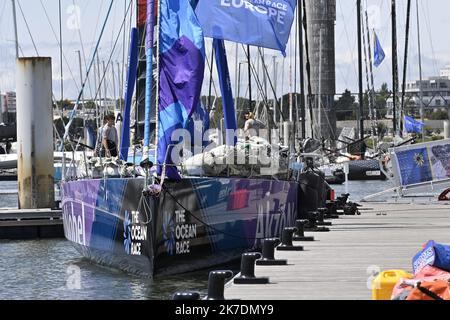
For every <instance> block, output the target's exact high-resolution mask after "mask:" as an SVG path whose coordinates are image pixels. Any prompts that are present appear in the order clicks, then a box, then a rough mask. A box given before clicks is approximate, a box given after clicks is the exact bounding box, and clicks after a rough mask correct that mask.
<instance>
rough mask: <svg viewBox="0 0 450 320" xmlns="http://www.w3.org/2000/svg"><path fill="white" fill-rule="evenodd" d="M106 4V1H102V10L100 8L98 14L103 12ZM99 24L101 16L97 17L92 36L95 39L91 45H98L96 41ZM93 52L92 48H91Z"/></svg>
mask: <svg viewBox="0 0 450 320" xmlns="http://www.w3.org/2000/svg"><path fill="white" fill-rule="evenodd" d="M104 4H105V1H104V0H102V2H101V3H100V8H99V10H98V12H102V11H103V5H104ZM99 22H100V15H98V16H97V22H96V24H95V28H94V32H93V34H92V36H93V39H92V41H91V43H96V41H95V39H96V35H97V29H98V24H99ZM91 50H92V47H91Z"/></svg>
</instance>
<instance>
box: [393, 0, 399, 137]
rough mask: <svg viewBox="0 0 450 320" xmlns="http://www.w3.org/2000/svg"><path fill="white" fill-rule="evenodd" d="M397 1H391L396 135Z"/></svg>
mask: <svg viewBox="0 0 450 320" xmlns="http://www.w3.org/2000/svg"><path fill="white" fill-rule="evenodd" d="M396 6H397V5H396V1H395V0H391V7H392V97H393V101H394V104H393V112H394V119H393V121H394V135H395V134H396V133H397V129H398V127H397V92H398V62H397V10H396Z"/></svg>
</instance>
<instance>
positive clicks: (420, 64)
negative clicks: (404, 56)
mask: <svg viewBox="0 0 450 320" xmlns="http://www.w3.org/2000/svg"><path fill="white" fill-rule="evenodd" d="M416 9H417V10H416V11H417V43H418V48H419V81H420V83H419V100H420V101H419V103H420V121H422V123H424V114H423V91H422V48H421V44H420V17H419V0H416ZM422 141H423V142H425V128H424V126H422Z"/></svg>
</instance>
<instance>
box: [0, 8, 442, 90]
mask: <svg viewBox="0 0 450 320" xmlns="http://www.w3.org/2000/svg"><path fill="white" fill-rule="evenodd" d="M16 2H19V4H20V6H19V5H17V17H18V29H19V42H20V49H21V52H20V54H21V55H24V56H35V55H36V49H37V51H38V53H39V55H41V56H51V57H52V58H53V78H54V82H53V91H54V95H55V96H56V97H57V98H59V97H60V94H61V93H60V80H59V79H60V70H61V69H60V63H59V51H58V50H59V44H58V41H57V38H58V37H59V22H58V0H19V1H17V0H16ZM61 2H62V9H63V10H62V12H63V47H64V56H65V61H64V64H63V74H64V90H65V97H67V98H70V99H75V98H76V96H77V95H78V87H79V85H80V73H79V67H78V56H77V53H76V50H82V46H81V43H83V46H84V56H85V57H84V58H83V68H85V63H86V64H88V63H89V61H90V58H91V56H92V53H93V50H94V46H95V43H96V41H97V39H98V37H99V34H100V29H101V26H102V24H103V22H104V20H105V17H106V13H107V8H108V6H109V3H110V0H62V1H61ZM415 2H416V0H413V10H412V23H411V28H412V30H411V35H410V36H411V38H410V41H411V42H410V48H409V55H410V64H409V67H408V70H407V75H408V79H409V80H414V79H416V78H418V50H417V30H416V28H417V23H416V9H415V8H416V6H415ZM127 3H129V0H128V1H127ZM390 3H391V1H390V0H367V1H365V0H363V6H364V7H365V8H367V9H368V12H369V16H370V24H371V27H373V28H375V30H376V32H377V33H378V35H379V38H380V41H381V43H382V46H383V48H384V50H385V52H386V60H385V62H384V63H383V64H382V65H381V67H380V68H377V69H375V70H374V76H375V86H376V87H377V88H378V87H379V86H380V85H381V84H382V83H383V82H387V83H388V84H389V86H390V85H391V45H390V42H391V26H390V19H391V18H390V11H391V7H390ZM406 3H407V0H397V11H398V26H397V27H398V42H399V69H400V70H399V71H400V77H401V74H402V70H403V52H404V39H405V24H406ZM74 5H75V6H74ZM126 5H127V4H126V3H125V0H115V1H114V4H113V7H112V11H111V16H110V19H109V20H108V22H107V26H106V30H105V34H104V37H103V39H102V41H101V43H100V60H101V61H103V60H104V61H105V63H106V62H107V61H108V60H109V57H110V55H111V52H112V48H113V44H114V42H115V41H116V38H117V36H118V31H119V28H120V26H121V24H122V21H123V17H124V12H125V7H126ZM44 8H45V10H46V11H47V14H48V17H49V19H47V17H46V13H45V11H44ZM132 9H133V11H134V9H135V8H134V5H133V6H132ZM22 12H23V15H22ZM419 12H420V22H421V37H422V60H423V73H424V76H433V75H438V74H439V69H440V68H442V67H444V66H445V65H447V64H450V41H449V39H450V38H449V36H448V32H449V30H450V16H449V14H448V13H449V12H450V1H448V0H419ZM78 13H79V15H78ZM134 14H135V12H134ZM23 16H24V17H25V20H26V22H25V20H24V18H23ZM132 19H133V21H134V19H135V18H134V16H133V18H132ZM78 22H79V23H78ZM27 24H28V28H29V30H30V32H31V35H32V37H33V40H34V43H35V45H36V49H35V48H34V45H33V43H32V41H31V37H30V33H29V31H28V28H27ZM50 24H51V25H52V26H50ZM78 24H79V27H80V28H79V29H78V28H77V26H78ZM127 25H128V26H129V21H128V23H127ZM52 27H53V30H54V32H55V33H56V37H55V34H54V32H53V31H52ZM293 30H294V29H293ZM127 33H128V27H127ZM80 38H81V41H80ZM292 38H293V37H292ZM13 40H14V29H13V20H12V8H11V1H10V0H0V91H2V92H5V91H8V90H14V89H15V85H14V83H15V75H14V74H15V68H14V64H15V62H14V56H15V49H14V42H13ZM209 43H210V42H209V41H207V44H208V46H207V51H208V52H209V51H210V46H209ZM227 48H228V57H229V65H230V72H231V77H232V82H233V88H235V84H234V82H235V81H234V80H235V67H234V66H235V49H234V45H232V44H229V45H228V46H227ZM291 48H293V45H291V44H288V56H287V58H286V59H284V68H283V67H282V65H283V57H282V55H281V54H280V53H279V52H275V51H271V50H266V51H265V53H266V55H267V59H270V64H269V63H268V64H269V72H270V73H271V74H272V72H273V70H272V65H273V64H272V56H274V55H275V56H276V61H277V65H278V74H277V81H276V82H277V84H278V87H277V91H278V94H280V93H281V91H283V92H284V93H286V92H288V91H289V72H288V71H289V66H290V64H293V59H292V57H293V55H294V52H293V49H292V50H291ZM356 49H357V42H356V0H337V21H336V77H337V82H336V83H337V88H336V91H337V93H341V92H343V91H344V89H346V88H348V89H350V90H352V91H355V92H356V90H357V88H358V82H357V51H356ZM254 56H255V55H254ZM84 60H86V62H85V61H84ZM237 60H238V61H242V60H244V56H243V53H242V49H240V50H239V53H238V59H237ZM112 61H113V62H114V66H115V68H116V71H117V63H118V62H119V63H122V61H123V41H122V36H120V37H119V40H118V44H117V47H116V50H115V51H114V52H113V54H112ZM242 67H243V68H242V71H241V89H240V90H241V95H243V94H244V93H245V92H246V87H247V83H246V80H245V79H247V73H246V68H245V67H244V66H242ZM283 69H284V76H283V74H282V71H283ZM83 72H85V71H83ZM116 73H117V72H116ZM116 76H117V75H116ZM92 79H93V78H92ZM208 79H209V78H208ZM208 79H205V83H204V93H206V92H207V88H208ZM282 79H285V80H284V81H282ZM115 84H116V90H115V91H116V95H118V91H119V89H118V87H119V84H118V81H115ZM90 91H94V83H93V81H92V83H91V86H90V89H87V96H90ZM107 91H108V96H110V97H112V96H113V94H114V90H113V81H112V73H111V72H109V73H108V79H107Z"/></svg>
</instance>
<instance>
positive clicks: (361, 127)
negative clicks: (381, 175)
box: [356, 0, 364, 139]
mask: <svg viewBox="0 0 450 320" xmlns="http://www.w3.org/2000/svg"><path fill="white" fill-rule="evenodd" d="M356 3H357V4H356V6H357V9H356V11H357V14H358V19H357V20H358V22H357V23H358V31H357V32H358V77H359V136H360V139H364V94H363V75H362V73H363V72H362V68H363V66H362V39H361V32H362V30H361V0H357V2H356Z"/></svg>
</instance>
